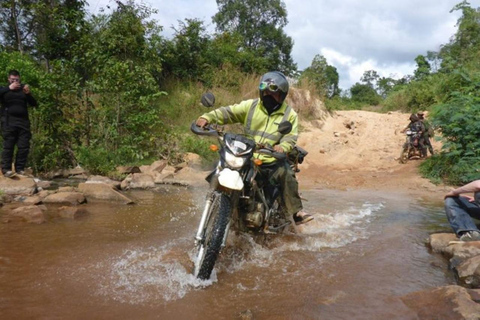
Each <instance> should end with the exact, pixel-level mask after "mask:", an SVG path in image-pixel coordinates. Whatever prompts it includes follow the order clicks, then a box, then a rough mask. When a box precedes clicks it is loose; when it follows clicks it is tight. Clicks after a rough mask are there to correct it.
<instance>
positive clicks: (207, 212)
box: [195, 192, 232, 247]
mask: <svg viewBox="0 0 480 320" xmlns="http://www.w3.org/2000/svg"><path fill="white" fill-rule="evenodd" d="M213 197H214V193H213V192H211V193H210V194H209V195H208V196H207V201H205V208H204V209H203V212H202V218H201V219H200V224H199V226H198V230H197V234H196V235H195V246H198V245H199V244H200V242H201V241H202V240H203V237H204V231H205V224H206V222H207V221H208V220H209V219H210V213H211V212H210V208H211V207H212V203H213V200H214V199H213ZM231 223H232V220H231V219H230V221H229V222H228V224H227V227H226V230H225V234H224V236H223V241H222V247H225V244H226V242H227V237H228V231H229V230H230V224H231Z"/></svg>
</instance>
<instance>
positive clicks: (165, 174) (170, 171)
mask: <svg viewBox="0 0 480 320" xmlns="http://www.w3.org/2000/svg"><path fill="white" fill-rule="evenodd" d="M175 171H176V169H175V168H174V167H172V166H166V167H165V168H163V170H162V172H161V173H158V174H155V175H154V182H155V183H163V182H164V180H166V179H173V178H174V176H175Z"/></svg>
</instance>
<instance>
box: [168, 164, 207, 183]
mask: <svg viewBox="0 0 480 320" xmlns="http://www.w3.org/2000/svg"><path fill="white" fill-rule="evenodd" d="M208 174H209V172H204V171H198V170H195V169H193V168H190V167H186V168H184V169H182V170H180V171H178V172H177V173H175V175H174V177H173V179H171V178H170V179H164V180H163V183H169V184H179V185H186V186H190V185H207V182H206V181H205V177H206V176H207V175H208Z"/></svg>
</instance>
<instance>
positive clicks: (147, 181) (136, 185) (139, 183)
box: [129, 173, 155, 189]
mask: <svg viewBox="0 0 480 320" xmlns="http://www.w3.org/2000/svg"><path fill="white" fill-rule="evenodd" d="M154 187H155V182H154V181H153V177H152V176H151V175H149V174H144V173H134V174H133V175H132V177H131V181H130V183H129V188H130V189H149V188H154Z"/></svg>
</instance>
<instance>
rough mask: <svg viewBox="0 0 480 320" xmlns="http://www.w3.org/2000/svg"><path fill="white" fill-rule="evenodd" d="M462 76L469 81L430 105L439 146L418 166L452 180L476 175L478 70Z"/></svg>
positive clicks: (478, 170)
mask: <svg viewBox="0 0 480 320" xmlns="http://www.w3.org/2000/svg"><path fill="white" fill-rule="evenodd" d="M463 77H464V80H465V81H466V82H468V83H469V85H467V86H463V87H462V88H461V90H460V91H456V92H453V93H451V95H450V98H449V99H448V100H447V101H446V102H445V103H442V104H438V105H436V106H435V107H434V108H433V112H432V124H433V125H434V126H435V127H437V128H439V129H440V131H441V134H442V139H443V148H442V152H441V153H440V154H439V155H438V156H437V157H434V158H432V159H431V160H430V161H428V162H427V164H425V166H424V167H423V169H422V170H423V172H424V173H425V174H426V175H427V176H430V177H435V178H442V179H445V180H446V181H449V182H454V183H466V182H469V181H471V180H474V179H478V178H479V177H480V165H479V164H480V140H479V139H478V137H479V136H480V94H479V91H478V84H479V83H480V81H479V80H480V73H477V74H475V75H474V77H472V78H467V77H466V76H465V75H463Z"/></svg>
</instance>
